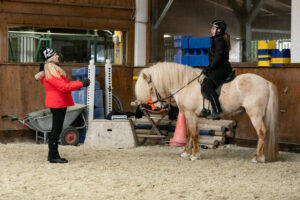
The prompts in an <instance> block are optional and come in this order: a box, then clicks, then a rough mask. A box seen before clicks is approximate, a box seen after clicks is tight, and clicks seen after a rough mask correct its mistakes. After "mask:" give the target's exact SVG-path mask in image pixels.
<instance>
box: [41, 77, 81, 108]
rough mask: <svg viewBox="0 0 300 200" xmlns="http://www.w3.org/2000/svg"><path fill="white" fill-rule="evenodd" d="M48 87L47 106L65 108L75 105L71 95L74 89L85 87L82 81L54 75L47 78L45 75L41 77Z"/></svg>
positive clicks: (46, 87)
mask: <svg viewBox="0 0 300 200" xmlns="http://www.w3.org/2000/svg"><path fill="white" fill-rule="evenodd" d="M40 81H41V82H42V83H43V84H44V87H45V89H46V100H45V103H46V107H48V108H64V107H68V106H73V105H74V101H73V98H72V95H71V92H72V91H73V90H78V89H80V88H82V87H83V85H82V82H81V81H71V82H70V81H69V79H68V78H67V77H64V76H61V77H60V78H57V77H52V78H50V79H47V78H46V77H45V76H43V77H42V78H40Z"/></svg>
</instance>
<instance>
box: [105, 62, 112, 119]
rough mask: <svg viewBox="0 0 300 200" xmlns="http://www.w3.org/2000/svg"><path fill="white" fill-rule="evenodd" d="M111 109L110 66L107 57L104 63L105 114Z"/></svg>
mask: <svg viewBox="0 0 300 200" xmlns="http://www.w3.org/2000/svg"><path fill="white" fill-rule="evenodd" d="M111 111H112V67H111V63H110V60H109V59H106V64H105V116H107V114H108V113H110V112H111Z"/></svg>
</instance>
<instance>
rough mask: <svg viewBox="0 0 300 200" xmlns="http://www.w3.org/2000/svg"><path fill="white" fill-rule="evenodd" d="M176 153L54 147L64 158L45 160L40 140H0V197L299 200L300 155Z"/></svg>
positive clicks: (233, 150)
mask: <svg viewBox="0 0 300 200" xmlns="http://www.w3.org/2000/svg"><path fill="white" fill-rule="evenodd" d="M181 151H182V147H162V146H142V147H138V148H134V149H88V148H85V147H84V146H79V147H74V146H60V152H61V155H62V156H63V157H66V158H68V159H69V163H68V164H50V163H48V162H47V160H46V159H47V146H46V145H37V144H34V143H9V144H0V199H1V200H11V199H13V200H15V199H22V200H25V199H26V200H27V199H30V200H32V199H39V200H44V199H53V200H54V199H55V200H57V199H67V200H70V199H77V200H78V199H80V200H81V199H97V200H98V199H99V200H100V199H105V200H108V199H117V200H127V199H128V200H135V199H138V200H154V199H159V200H175V199H176V200H177V199H191V200H195V199H205V200H207V199H208V200H209V199H217V200H223V199H228V200H229V199H230V200H231V199H239V200H240V199H263V200H266V199H270V200H271V199H272V200H276V199H284V200H299V199H300V154H296V153H286V152H280V161H278V162H274V163H266V164H253V163H251V162H250V159H251V158H252V156H253V155H254V149H250V148H240V147H234V146H232V147H231V148H227V149H217V150H202V151H201V157H202V159H201V160H198V161H195V162H191V161H188V160H185V159H182V158H180V157H179V155H180V153H181Z"/></svg>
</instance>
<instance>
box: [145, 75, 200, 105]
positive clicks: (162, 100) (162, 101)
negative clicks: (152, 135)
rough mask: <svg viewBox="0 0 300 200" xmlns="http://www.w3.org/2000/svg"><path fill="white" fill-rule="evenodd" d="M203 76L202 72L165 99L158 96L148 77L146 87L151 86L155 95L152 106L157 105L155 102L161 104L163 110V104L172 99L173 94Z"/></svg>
mask: <svg viewBox="0 0 300 200" xmlns="http://www.w3.org/2000/svg"><path fill="white" fill-rule="evenodd" d="M202 74H203V71H202V72H201V73H200V74H199V75H198V76H196V77H195V78H193V79H192V80H190V81H189V82H188V83H187V84H186V85H184V86H182V87H181V88H179V89H178V90H177V91H176V92H174V93H172V94H170V95H169V96H167V97H164V98H162V97H161V95H160V94H159V92H158V91H157V89H156V87H155V85H154V83H153V82H152V79H151V76H150V77H149V80H148V81H147V83H148V85H150V84H152V86H153V89H154V91H155V95H156V100H155V101H153V104H155V103H157V102H160V103H161V108H163V103H165V102H166V100H167V99H169V98H171V97H173V96H174V95H175V94H177V93H178V92H179V91H181V90H182V89H183V88H185V87H186V86H188V85H189V84H191V83H192V82H193V81H194V80H196V79H198V78H200V77H201V75H202Z"/></svg>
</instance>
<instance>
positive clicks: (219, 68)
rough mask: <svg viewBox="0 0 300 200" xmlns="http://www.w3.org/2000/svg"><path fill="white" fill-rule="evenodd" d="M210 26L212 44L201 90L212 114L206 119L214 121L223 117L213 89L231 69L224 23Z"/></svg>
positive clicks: (221, 21) (215, 21)
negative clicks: (210, 106) (205, 77)
mask: <svg viewBox="0 0 300 200" xmlns="http://www.w3.org/2000/svg"><path fill="white" fill-rule="evenodd" d="M211 25H212V28H211V34H212V43H211V46H210V50H209V66H208V67H207V68H205V69H204V74H205V75H206V76H207V79H206V81H205V82H204V83H203V85H202V88H203V91H204V92H205V93H206V95H207V97H208V99H209V101H210V102H211V105H212V108H213V114H212V115H210V116H208V118H211V119H216V118H219V117H221V116H222V115H223V111H222V108H221V105H220V102H219V99H218V95H217V93H216V91H215V89H216V88H218V87H219V86H220V85H221V84H222V83H223V82H224V81H225V79H226V78H227V77H228V75H229V74H231V72H232V69H231V65H230V63H229V61H228V59H229V50H230V36H229V34H228V33H226V32H225V31H226V23H225V22H224V21H223V20H214V21H213V22H212V23H211Z"/></svg>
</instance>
